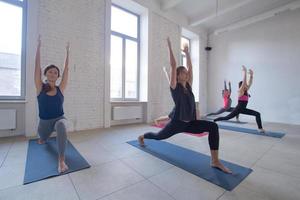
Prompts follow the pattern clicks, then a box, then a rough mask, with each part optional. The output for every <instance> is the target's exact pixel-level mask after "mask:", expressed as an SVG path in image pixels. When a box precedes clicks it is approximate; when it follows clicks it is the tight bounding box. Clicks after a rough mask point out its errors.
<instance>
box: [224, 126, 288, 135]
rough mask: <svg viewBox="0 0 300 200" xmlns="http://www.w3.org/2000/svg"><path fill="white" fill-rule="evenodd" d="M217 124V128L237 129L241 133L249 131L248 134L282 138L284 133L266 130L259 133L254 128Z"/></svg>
mask: <svg viewBox="0 0 300 200" xmlns="http://www.w3.org/2000/svg"><path fill="white" fill-rule="evenodd" d="M218 126H219V128H221V129H225V130H230V131H237V132H242V133H250V134H255V135H261V136H268V137H275V138H282V137H283V136H284V135H285V134H284V133H279V132H271V131H266V132H265V133H260V132H258V131H257V130H255V129H249V128H241V127H236V126H226V125H221V124H218Z"/></svg>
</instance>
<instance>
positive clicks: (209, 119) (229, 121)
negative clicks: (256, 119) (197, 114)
mask: <svg viewBox="0 0 300 200" xmlns="http://www.w3.org/2000/svg"><path fill="white" fill-rule="evenodd" d="M202 119H203V120H208V121H214V118H210V117H203V118H202ZM221 122H224V123H231V124H248V122H243V121H234V120H224V121H221Z"/></svg>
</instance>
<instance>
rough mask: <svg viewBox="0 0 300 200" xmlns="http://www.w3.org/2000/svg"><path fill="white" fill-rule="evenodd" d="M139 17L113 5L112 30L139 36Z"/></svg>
mask: <svg viewBox="0 0 300 200" xmlns="http://www.w3.org/2000/svg"><path fill="white" fill-rule="evenodd" d="M137 26H138V18H137V16H135V15H133V14H131V13H129V12H126V11H124V10H122V9H119V8H117V7H115V6H112V7H111V30H112V31H116V32H119V33H123V34H125V35H128V36H131V37H134V38H137V35H138V27H137Z"/></svg>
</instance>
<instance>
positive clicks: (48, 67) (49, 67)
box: [44, 65, 60, 77]
mask: <svg viewBox="0 0 300 200" xmlns="http://www.w3.org/2000/svg"><path fill="white" fill-rule="evenodd" d="M53 68H54V69H56V70H57V72H58V77H59V76H60V73H59V68H58V67H56V66H55V65H49V66H47V67H46V68H45V70H44V75H45V76H46V73H47V71H49V70H50V69H53Z"/></svg>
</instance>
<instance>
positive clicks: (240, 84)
mask: <svg viewBox="0 0 300 200" xmlns="http://www.w3.org/2000/svg"><path fill="white" fill-rule="evenodd" d="M242 84H243V81H240V82H239V88H241V86H242ZM244 95H248V91H247V90H246V91H245V92H244Z"/></svg>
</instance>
